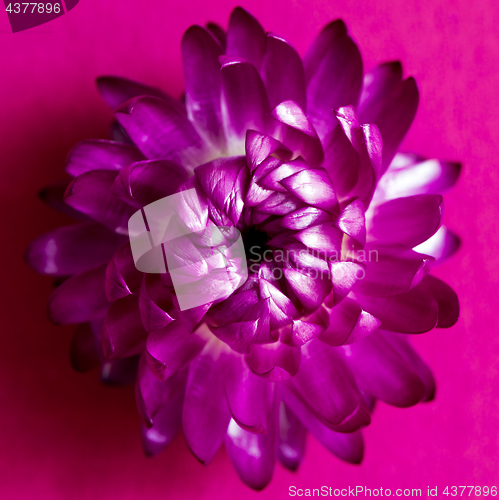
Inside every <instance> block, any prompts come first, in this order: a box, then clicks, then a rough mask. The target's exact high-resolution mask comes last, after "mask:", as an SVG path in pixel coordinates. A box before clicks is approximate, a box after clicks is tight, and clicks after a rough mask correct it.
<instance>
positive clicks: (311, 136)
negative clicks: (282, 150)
mask: <svg viewBox="0 0 499 500" xmlns="http://www.w3.org/2000/svg"><path fill="white" fill-rule="evenodd" d="M270 116H272V118H273V119H274V120H276V121H277V122H278V123H280V124H281V126H280V127H279V128H278V129H277V131H276V134H277V135H278V137H279V139H280V141H281V142H282V143H283V144H284V145H285V146H286V147H288V148H289V149H290V150H291V151H293V153H294V156H302V157H303V158H304V159H305V161H306V162H307V163H308V164H309V165H310V166H311V167H318V166H319V165H320V164H321V163H322V161H323V160H324V151H323V149H322V144H321V141H320V140H319V137H318V136H317V133H316V132H315V130H314V127H313V126H312V124H311V123H310V121H309V120H308V118H307V116H306V115H305V113H304V112H303V110H302V109H301V108H300V106H299V105H298V104H297V103H296V102H294V101H284V102H281V103H280V104H278V105H277V106H276V107H275V108H274V109H273V110H272V112H271V114H270Z"/></svg>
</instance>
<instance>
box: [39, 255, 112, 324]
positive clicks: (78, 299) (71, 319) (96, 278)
mask: <svg viewBox="0 0 499 500" xmlns="http://www.w3.org/2000/svg"><path fill="white" fill-rule="evenodd" d="M105 272H106V264H102V265H100V266H98V267H94V268H93V269H90V270H88V271H84V272H83V273H80V274H76V275H75V276H73V277H71V278H69V279H68V280H66V281H65V282H64V283H62V284H61V285H59V286H58V287H57V288H56V289H55V290H54V291H53V292H52V295H51V296H50V298H49V303H48V312H49V317H50V320H51V321H52V322H54V323H58V324H61V325H71V324H76V323H85V322H86V321H91V320H93V319H98V318H101V317H102V316H104V315H105V314H106V311H107V309H108V307H109V302H108V300H107V298H106V294H105V291H104V279H105Z"/></svg>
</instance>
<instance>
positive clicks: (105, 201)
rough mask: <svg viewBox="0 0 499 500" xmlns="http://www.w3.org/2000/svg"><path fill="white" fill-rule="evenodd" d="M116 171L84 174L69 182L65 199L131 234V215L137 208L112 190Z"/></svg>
mask: <svg viewBox="0 0 499 500" xmlns="http://www.w3.org/2000/svg"><path fill="white" fill-rule="evenodd" d="M116 175H117V173H116V172H111V171H109V170H94V171H92V172H87V173H85V174H82V175H80V176H79V177H77V178H76V179H74V180H73V182H72V183H71V184H70V185H69V186H68V188H67V190H66V193H65V195H64V201H65V202H66V204H67V205H69V206H71V207H73V208H74V209H76V210H78V211H79V212H81V213H84V214H86V215H88V216H89V217H91V218H92V219H93V220H95V221H97V222H100V223H101V224H104V225H105V226H107V227H109V229H111V230H112V231H115V232H117V233H118V234H128V219H129V218H130V217H131V216H132V214H133V213H134V212H135V209H134V208H133V207H132V206H130V205H128V204H127V203H125V202H124V201H123V200H121V199H120V198H118V197H117V196H114V195H113V194H111V186H112V185H113V182H114V180H115V178H116Z"/></svg>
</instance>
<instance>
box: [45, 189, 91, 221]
mask: <svg viewBox="0 0 499 500" xmlns="http://www.w3.org/2000/svg"><path fill="white" fill-rule="evenodd" d="M70 183H71V181H61V182H56V183H54V184H51V185H50V186H46V187H44V188H43V189H42V190H41V191H40V192H39V193H38V197H39V198H40V199H41V200H42V201H43V202H44V203H46V204H47V205H48V206H49V207H50V208H53V209H54V210H57V211H58V212H60V213H62V214H64V215H67V216H69V217H72V218H73V219H76V220H83V221H89V220H91V219H90V217H88V216H87V215H85V214H82V213H81V212H79V211H78V210H75V209H74V208H72V207H70V206H69V205H66V203H65V201H64V194H65V193H66V190H67V188H68V186H69V184H70Z"/></svg>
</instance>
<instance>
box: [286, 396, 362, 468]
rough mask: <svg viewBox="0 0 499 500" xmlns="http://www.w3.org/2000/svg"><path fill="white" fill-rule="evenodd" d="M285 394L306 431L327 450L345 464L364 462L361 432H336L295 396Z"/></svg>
mask: <svg viewBox="0 0 499 500" xmlns="http://www.w3.org/2000/svg"><path fill="white" fill-rule="evenodd" d="M285 394H286V399H289V400H291V401H292V402H293V407H292V408H293V412H294V413H295V414H296V415H297V416H298V417H299V419H300V421H301V422H302V423H303V425H304V426H305V427H306V429H307V430H308V431H309V432H310V433H311V434H312V435H313V436H314V437H315V438H316V439H317V441H319V442H320V443H321V444H322V445H323V446H324V447H325V448H326V449H327V450H329V451H330V452H331V453H333V454H334V455H336V456H337V457H338V458H340V459H341V460H344V461H345V462H349V463H351V464H360V463H361V462H362V458H363V457H364V440H363V439H362V434H361V432H360V431H354V432H348V433H343V432H335V431H333V430H331V429H330V428H329V427H327V426H325V425H324V424H323V423H322V422H321V421H320V420H319V419H318V418H317V417H316V416H315V415H314V414H313V413H312V412H311V411H310V410H309V409H308V408H307V407H306V406H305V405H304V404H302V403H301V402H300V401H299V400H298V399H297V398H296V397H295V396H293V395H291V394H290V393H289V392H288V391H286V393H285ZM288 411H289V410H288ZM288 411H287V412H286V413H288ZM295 418H296V417H295Z"/></svg>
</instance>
